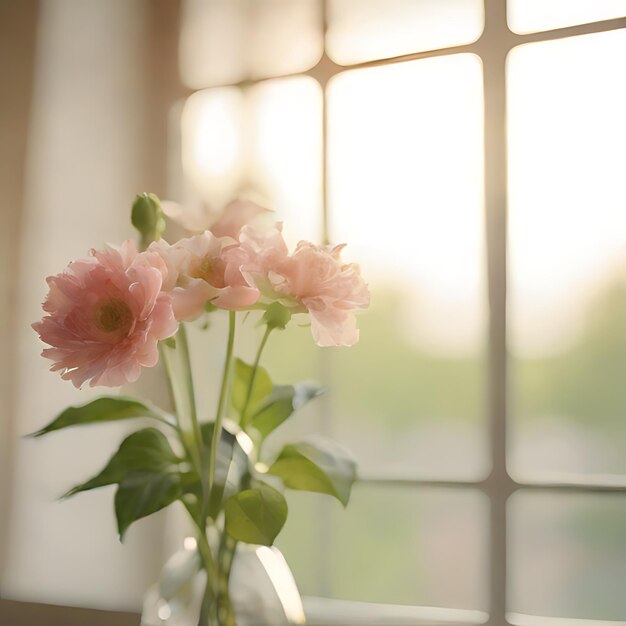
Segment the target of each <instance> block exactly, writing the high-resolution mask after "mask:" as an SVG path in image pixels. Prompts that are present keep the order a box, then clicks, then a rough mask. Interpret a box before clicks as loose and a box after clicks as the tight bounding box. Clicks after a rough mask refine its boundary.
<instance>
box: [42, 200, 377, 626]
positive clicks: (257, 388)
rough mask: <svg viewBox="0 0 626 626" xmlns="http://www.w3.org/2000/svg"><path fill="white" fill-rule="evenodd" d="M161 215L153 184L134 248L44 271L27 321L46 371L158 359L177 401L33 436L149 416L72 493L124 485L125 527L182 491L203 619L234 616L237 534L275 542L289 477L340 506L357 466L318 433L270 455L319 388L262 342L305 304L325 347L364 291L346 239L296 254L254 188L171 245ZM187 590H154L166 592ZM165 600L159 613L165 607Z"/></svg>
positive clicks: (120, 504)
mask: <svg viewBox="0 0 626 626" xmlns="http://www.w3.org/2000/svg"><path fill="white" fill-rule="evenodd" d="M165 212H167V213H168V214H169V215H172V216H174V217H175V215H174V214H175V213H176V210H175V209H173V208H172V207H171V205H166V204H165V203H163V205H162V204H161V202H160V201H159V199H158V198H157V197H156V196H155V195H154V194H141V195H139V196H137V198H136V200H135V202H134V204H133V207H132V214H131V217H132V223H133V225H134V226H135V227H136V228H137V229H138V231H139V234H140V246H139V249H138V247H137V246H136V244H135V243H134V242H133V241H132V240H127V241H125V242H124V243H123V244H122V245H121V246H120V247H119V248H118V247H113V246H106V247H105V248H104V249H103V250H91V253H90V255H89V256H87V257H85V258H81V259H77V260H75V261H73V262H71V263H70V264H69V265H68V267H67V268H65V270H64V271H63V272H62V273H60V274H57V275H56V276H51V277H49V278H48V279H47V282H48V285H49V293H48V295H47V297H46V299H45V301H44V303H43V309H44V311H45V316H44V317H43V319H42V320H41V321H39V322H37V323H35V324H33V328H34V329H35V330H36V331H37V333H38V334H39V336H40V338H41V339H42V341H43V342H45V343H46V344H48V346H49V347H46V348H45V349H44V350H43V353H42V355H43V356H44V357H46V358H48V359H51V360H52V362H53V365H52V367H51V370H52V371H58V372H60V374H61V377H62V378H63V379H65V380H69V381H71V382H72V383H73V384H74V385H75V386H76V387H77V388H80V387H82V386H83V385H85V384H87V383H88V384H89V385H90V386H92V387H93V386H104V387H120V386H122V385H125V384H127V383H132V382H135V381H136V380H137V379H138V378H139V377H140V375H141V371H142V368H144V367H154V366H155V365H156V364H157V362H158V361H159V360H161V361H162V362H163V364H164V366H165V371H166V372H167V376H168V379H169V383H170V389H171V397H172V406H173V411H171V412H168V411H166V410H164V409H162V408H158V407H156V406H154V405H152V404H149V403H146V402H144V401H141V400H139V399H135V398H131V397H122V396H117V395H116V396H103V397H99V398H96V399H95V400H92V401H91V402H88V403H87V404H84V405H82V406H73V407H69V408H68V409H66V410H65V411H63V412H62V413H61V414H60V415H58V416H57V417H56V418H55V419H54V420H53V421H52V422H50V423H49V424H48V425H47V426H45V427H44V428H42V429H41V430H39V431H37V432H36V433H34V435H35V436H41V435H44V434H47V433H50V432H53V431H56V430H60V429H63V428H68V427H70V426H80V425H86V424H94V423H102V422H112V421H119V420H129V419H134V418H148V419H150V420H152V421H153V423H154V425H153V426H150V427H146V428H141V429H140V430H137V431H136V432H134V433H132V434H130V435H129V436H127V437H126V438H125V439H124V440H123V441H122V443H121V444H120V446H119V448H118V450H117V451H116V452H115V453H114V454H113V456H112V457H111V458H110V460H109V462H108V463H107V464H106V466H105V467H104V468H103V469H102V470H101V471H100V472H99V473H98V474H97V475H96V476H94V477H92V478H90V479H89V480H87V481H85V482H82V483H80V484H78V485H76V486H75V487H73V488H72V489H70V490H69V491H68V492H67V494H66V496H73V495H75V494H77V493H80V492H83V491H87V490H90V489H96V488H99V487H104V486H107V485H116V486H117V491H116V494H115V515H116V518H117V526H118V531H119V536H120V539H122V538H123V537H124V534H125V533H126V531H127V530H128V528H129V526H130V525H131V524H133V522H135V521H136V520H139V519H141V518H143V517H146V516H148V515H151V514H152V513H155V512H156V511H159V510H161V509H163V508H165V507H167V506H169V505H170V504H172V503H174V502H180V503H182V506H183V507H184V509H185V510H186V511H187V513H188V515H189V519H190V520H191V523H192V524H193V527H194V529H195V538H194V540H192V543H193V545H192V548H193V553H194V555H195V557H194V558H195V561H194V562H195V563H197V566H198V570H201V571H204V572H205V576H204V578H203V580H204V581H205V582H204V583H203V593H202V597H201V600H200V601H199V602H198V604H199V605H200V606H199V609H198V614H199V619H198V621H197V623H198V625H199V626H215V625H219V626H223V625H235V624H236V623H237V611H236V610H234V609H233V603H232V602H231V599H232V593H231V591H232V590H231V588H230V573H231V568H232V564H233V559H234V557H235V556H236V554H237V551H238V549H239V547H240V546H241V544H254V545H257V546H272V544H273V542H274V540H275V539H276V536H277V535H278V533H279V532H280V530H281V528H282V527H283V525H284V523H285V520H286V518H287V503H286V500H285V498H284V496H283V494H282V491H281V489H282V488H283V487H284V488H288V489H298V490H304V491H311V492H318V493H323V494H328V495H330V496H333V497H335V498H337V499H338V500H339V501H340V502H341V503H342V504H343V505H346V504H347V503H348V500H349V497H350V491H351V487H352V484H353V482H354V480H355V475H356V468H355V463H354V461H353V460H352V459H351V457H350V456H349V454H348V453H347V452H346V451H345V450H344V449H343V448H341V447H340V446H338V445H337V444H335V443H334V442H332V441H329V440H326V439H323V438H320V437H310V438H306V439H304V440H302V441H298V442H295V443H292V444H289V445H285V446H284V447H283V449H282V450H281V451H280V452H279V453H278V454H277V455H274V457H273V458H265V456H262V450H263V443H264V441H265V440H266V438H267V437H269V436H270V435H271V434H272V433H273V432H274V431H275V430H276V429H277V428H278V427H279V426H280V425H281V424H282V423H283V422H285V420H287V419H288V418H289V417H290V416H291V415H292V413H293V412H294V411H295V410H297V409H299V408H300V407H302V406H303V405H304V404H306V403H307V402H308V401H309V400H311V399H313V398H315V397H316V396H317V395H319V393H320V392H321V389H320V387H319V386H317V385H314V384H311V383H300V384H295V385H276V384H274V383H273V382H272V380H271V378H270V376H269V374H268V372H267V371H266V370H265V369H264V368H263V367H261V365H260V361H261V355H262V352H263V349H264V347H265V345H266V343H267V341H268V339H269V338H270V336H271V334H272V333H273V332H280V331H284V330H285V329H286V328H287V326H288V325H289V323H290V321H291V318H292V316H294V315H306V316H308V318H309V321H310V332H311V334H312V336H313V340H314V341H315V343H316V344H318V345H319V346H350V345H352V344H354V343H355V342H356V341H358V330H357V328H356V319H355V315H354V311H355V309H359V308H365V307H367V306H368V304H369V292H368V288H367V285H366V283H365V282H364V281H363V279H362V277H361V275H360V271H359V268H358V266H357V265H354V264H347V263H344V262H342V260H341V251H342V248H343V246H335V247H332V248H331V247H327V246H318V245H314V244H312V243H310V242H306V241H301V242H300V243H299V244H298V245H297V247H296V249H295V251H293V252H292V253H289V250H288V248H287V245H286V244H285V241H284V239H283V236H282V232H281V230H282V225H281V224H280V223H272V224H271V225H267V224H266V225H265V227H261V226H260V225H258V224H256V223H255V222H258V221H259V217H260V216H263V215H265V216H266V215H267V211H266V210H265V209H263V208H261V207H259V206H257V205H255V204H253V203H251V202H249V201H243V200H237V201H234V202H233V203H231V204H230V205H228V206H227V207H226V209H225V210H224V212H223V214H222V216H221V218H220V219H219V220H218V221H217V222H216V223H214V224H213V225H212V227H211V228H209V229H207V230H204V231H203V232H200V233H199V234H192V233H190V235H191V236H189V237H186V238H182V239H179V240H178V241H175V242H174V243H169V242H167V241H166V240H165V239H163V238H161V235H162V234H163V232H164V229H165V225H166V220H165V217H166V215H165ZM219 310H224V311H227V312H228V319H229V330H228V336H227V338H226V354H225V360H224V367H223V372H222V376H221V384H220V386H219V389H220V391H219V394H218V397H217V398H216V402H215V405H216V408H215V413H214V415H211V416H204V415H199V414H198V411H197V409H196V395H195V391H194V380H197V379H198V377H199V376H198V372H193V371H192V367H191V359H190V346H189V342H188V339H187V331H186V326H187V325H188V324H191V323H194V320H197V319H198V318H201V317H204V316H206V315H217V314H218V311H219ZM239 312H248V314H250V312H252V313H251V314H252V315H255V313H254V312H258V313H256V316H258V323H259V325H260V326H262V327H263V328H264V331H263V333H262V338H261V340H260V345H259V348H258V351H257V353H256V358H255V359H254V362H253V363H245V362H244V361H242V360H240V359H237V358H235V331H236V327H237V326H236V321H237V314H238V313H239ZM216 348H218V347H217V346H216ZM192 569H193V568H192ZM179 587H180V585H179ZM179 591H180V589H179V588H178V587H177V588H176V589H175V590H174V591H172V592H171V593H169V595H168V594H167V593H162V594H161V595H163V596H164V597H165V600H164V601H165V602H167V601H168V600H171V599H172V598H173V597H174V595H175V594H176V593H178V592H179ZM164 607H165V610H162V611H161V612H160V613H159V617H160V618H161V619H166V617H167V616H168V611H169V612H171V611H170V608H169V607H168V606H167V604H165V605H164ZM161 608H162V609H163V606H162V607H161ZM235 609H236V607H235ZM194 621H195V618H194Z"/></svg>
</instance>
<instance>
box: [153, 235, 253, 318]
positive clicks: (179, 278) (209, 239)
mask: <svg viewBox="0 0 626 626" xmlns="http://www.w3.org/2000/svg"><path fill="white" fill-rule="evenodd" d="M147 254H148V255H149V256H152V255H156V256H159V257H160V258H161V259H162V260H163V262H164V264H165V266H166V267H167V272H166V277H165V280H164V286H163V288H164V289H165V290H166V291H169V293H170V294H171V296H172V302H173V307H174V315H175V316H176V319H177V320H179V321H183V320H184V321H186V320H192V319H194V318H196V317H197V316H198V315H200V313H202V311H203V310H204V308H205V306H206V304H207V302H210V303H211V304H213V305H214V306H216V307H218V308H221V309H230V310H238V309H245V308H247V307H250V306H252V305H253V304H254V303H255V302H256V301H257V300H258V299H259V290H258V289H257V288H256V287H254V286H253V285H251V284H250V283H249V282H248V281H247V280H246V279H245V277H244V276H243V274H242V273H241V270H240V267H241V265H242V263H243V260H244V258H243V257H242V251H241V250H240V249H239V246H238V244H237V242H236V241H235V240H234V239H231V238H229V237H215V236H214V235H213V233H211V232H209V231H205V232H204V233H202V234H201V235H196V236H195V237H189V238H187V239H181V240H180V241H178V242H176V243H175V244H173V245H169V244H168V243H167V242H165V241H163V240H159V241H156V242H154V243H152V244H150V247H149V248H148V250H147Z"/></svg>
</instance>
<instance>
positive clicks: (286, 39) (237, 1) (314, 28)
mask: <svg viewBox="0 0 626 626" xmlns="http://www.w3.org/2000/svg"><path fill="white" fill-rule="evenodd" d="M181 23H182V26H181V39H180V63H181V75H182V78H183V82H184V83H185V84H186V85H187V86H189V87H192V88H201V87H208V86H211V85H219V84H222V83H233V82H237V81H240V80H243V79H244V78H263V77H269V76H275V75H280V74H287V73H292V72H300V71H304V70H306V69H309V68H310V67H312V66H313V65H315V63H316V62H317V61H318V60H319V58H320V56H321V54H322V47H323V38H322V13H321V5H320V3H319V2H318V0H298V1H297V2H293V0H185V2H184V4H183V13H182V20H181Z"/></svg>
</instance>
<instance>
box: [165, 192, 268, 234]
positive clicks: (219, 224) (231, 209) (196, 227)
mask: <svg viewBox="0 0 626 626" xmlns="http://www.w3.org/2000/svg"><path fill="white" fill-rule="evenodd" d="M161 206H162V208H163V212H164V213H165V215H167V217H169V218H170V219H171V220H173V221H174V222H176V223H177V224H180V225H181V226H182V227H183V228H184V229H185V230H188V231H189V232H192V233H193V232H196V233H197V232H203V231H205V230H210V231H211V232H212V233H213V234H214V235H215V236H216V237H232V238H233V239H237V237H238V235H239V231H240V230H241V229H242V228H243V227H244V226H245V225H246V224H249V223H250V222H254V221H255V220H256V219H257V218H258V217H259V216H261V215H263V214H265V213H270V210H269V209H266V208H264V207H262V206H259V205H258V204H256V203H255V202H252V201H251V200H245V199H243V198H237V199H235V200H233V201H232V202H229V203H228V204H227V205H226V206H225V207H224V209H223V210H222V211H221V213H220V212H216V211H215V210H213V209H211V207H209V206H208V205H207V204H203V203H201V204H197V205H195V206H191V207H183V206H181V205H180V204H178V203H176V202H171V201H164V202H163V203H162V205H161Z"/></svg>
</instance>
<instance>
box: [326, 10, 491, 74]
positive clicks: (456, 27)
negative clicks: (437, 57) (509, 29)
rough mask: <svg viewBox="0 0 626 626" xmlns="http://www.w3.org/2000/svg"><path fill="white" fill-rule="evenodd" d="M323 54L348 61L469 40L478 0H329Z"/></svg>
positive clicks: (478, 26) (479, 23)
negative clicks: (326, 48)
mask: <svg viewBox="0 0 626 626" xmlns="http://www.w3.org/2000/svg"><path fill="white" fill-rule="evenodd" d="M328 10H329V23H328V33H327V35H326V42H327V47H328V53H329V54H330V56H331V57H332V58H333V59H334V60H335V61H337V63H342V64H344V65H348V64H350V63H358V62H361V61H369V60H372V59H381V58H388V57H393V56H398V55H401V54H409V53H411V52H419V51H422V50H435V49H437V48H445V47H447V46H455V45H460V44H464V43H471V42H472V41H475V40H476V39H478V37H480V34H481V33H482V30H483V3H482V1H481V0H329V5H328Z"/></svg>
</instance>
